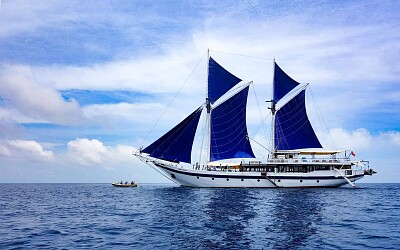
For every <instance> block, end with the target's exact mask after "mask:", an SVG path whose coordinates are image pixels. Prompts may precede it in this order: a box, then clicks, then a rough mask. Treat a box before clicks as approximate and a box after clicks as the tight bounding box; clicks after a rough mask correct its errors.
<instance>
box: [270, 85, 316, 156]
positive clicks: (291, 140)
mask: <svg viewBox="0 0 400 250" xmlns="http://www.w3.org/2000/svg"><path fill="white" fill-rule="evenodd" d="M305 98H306V96H305V90H302V91H301V92H300V93H299V94H298V95H297V96H295V97H294V98H293V99H292V100H290V101H289V102H288V103H286V104H285V105H284V106H283V107H282V108H280V109H279V110H278V111H277V113H276V116H275V132H274V142H275V150H293V149H302V148H322V146H321V143H320V142H319V140H318V138H317V136H316V135H315V132H314V129H313V128H312V126H311V123H310V121H309V120H308V116H307V111H306V104H305Z"/></svg>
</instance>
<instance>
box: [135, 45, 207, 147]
mask: <svg viewBox="0 0 400 250" xmlns="http://www.w3.org/2000/svg"><path fill="white" fill-rule="evenodd" d="M205 54H206V53H204V54H203V55H202V56H201V58H200V60H199V61H198V62H197V64H196V66H195V67H194V69H193V70H192V72H190V74H189V76H188V77H187V78H186V80H185V81H184V82H183V84H182V85H181V86H180V88H179V90H178V92H176V94H175V96H174V97H173V98H172V100H171V102H170V103H169V104H168V105H167V106H166V107H165V109H164V111H163V112H162V114H161V115H160V117H159V118H158V120H157V121H156V123H155V124H154V126H153V127H152V128H151V129H150V131H149V133H147V135H146V137H145V138H144V139H143V141H142V143H141V145H140V148H142V147H143V144H144V143H145V141H146V140H147V138H148V137H149V135H150V134H151V132H153V129H154V128H155V127H156V126H157V124H158V123H159V122H160V120H161V118H162V117H163V116H164V114H165V113H166V112H167V110H168V108H169V107H170V106H171V104H172V103H173V102H174V100H175V98H176V97H177V96H178V95H179V93H180V92H181V90H182V88H183V87H184V86H185V85H186V83H187V82H188V80H189V78H190V77H191V76H192V74H193V72H194V71H195V70H196V69H197V67H198V66H199V64H200V63H201V61H203V59H204V56H205Z"/></svg>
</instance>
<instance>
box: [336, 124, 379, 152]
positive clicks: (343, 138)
mask: <svg viewBox="0 0 400 250" xmlns="http://www.w3.org/2000/svg"><path fill="white" fill-rule="evenodd" d="M330 135H331V136H332V138H333V140H334V143H335V145H336V146H337V147H338V149H346V150H362V149H368V148H370V147H371V145H372V143H373V141H374V140H376V139H378V138H373V137H372V135H371V134H370V132H369V131H368V130H367V129H365V128H359V129H357V130H354V131H346V130H344V129H342V128H334V129H331V130H330Z"/></svg>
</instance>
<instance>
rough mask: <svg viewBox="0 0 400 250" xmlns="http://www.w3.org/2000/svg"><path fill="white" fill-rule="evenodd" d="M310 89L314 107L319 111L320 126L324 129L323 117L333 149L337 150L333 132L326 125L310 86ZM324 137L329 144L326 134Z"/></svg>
mask: <svg viewBox="0 0 400 250" xmlns="http://www.w3.org/2000/svg"><path fill="white" fill-rule="evenodd" d="M309 89H310V94H311V97H312V99H313V102H314V106H315V107H316V110H317V117H318V120H319V123H320V126H321V128H322V129H323V126H322V123H321V120H320V117H321V119H322V121H323V122H324V124H325V129H326V130H327V131H328V134H329V137H330V138H331V141H332V143H333V147H334V148H336V144H335V141H334V140H333V137H332V134H331V131H330V130H329V128H328V125H327V124H326V121H325V119H324V116H323V115H322V112H321V109H320V108H319V105H318V103H317V101H316V99H315V97H314V94H313V92H312V90H311V87H310V86H309ZM323 136H324V140H325V142H327V140H326V138H325V133H323Z"/></svg>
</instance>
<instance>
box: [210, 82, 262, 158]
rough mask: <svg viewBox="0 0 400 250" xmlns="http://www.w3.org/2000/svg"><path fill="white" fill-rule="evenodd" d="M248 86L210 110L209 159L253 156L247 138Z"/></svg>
mask: <svg viewBox="0 0 400 250" xmlns="http://www.w3.org/2000/svg"><path fill="white" fill-rule="evenodd" d="M248 91H249V86H247V87H246V88H244V89H243V90H241V91H240V92H238V93H237V94H235V95H234V96H232V97H231V98H229V99H228V100H226V101H225V102H223V103H222V104H220V105H219V106H217V107H216V108H215V109H213V110H212V112H211V138H210V139H211V141H210V160H211V161H217V160H223V159H230V158H255V156H254V153H253V150H252V149H251V145H250V142H249V140H248V138H247V127H246V105H247V94H248Z"/></svg>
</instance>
